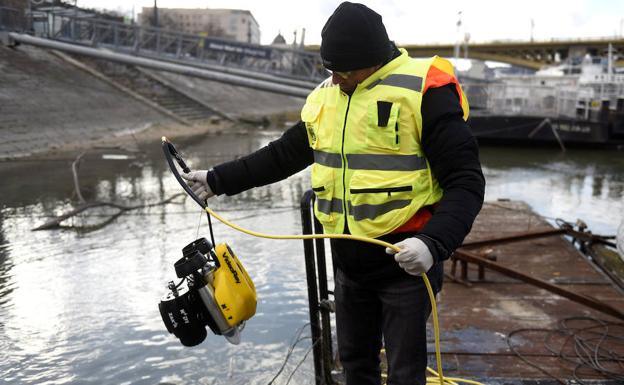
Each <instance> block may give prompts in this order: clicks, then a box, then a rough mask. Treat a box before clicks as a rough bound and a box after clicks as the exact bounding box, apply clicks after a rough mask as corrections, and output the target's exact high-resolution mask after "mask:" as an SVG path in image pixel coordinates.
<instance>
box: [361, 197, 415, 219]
mask: <svg viewBox="0 0 624 385" xmlns="http://www.w3.org/2000/svg"><path fill="white" fill-rule="evenodd" d="M410 203H412V201H411V200H410V199H405V200H396V201H390V202H386V203H382V204H379V205H371V204H363V205H358V206H353V205H351V202H349V213H350V214H351V215H353V218H354V219H355V220H356V221H361V220H363V219H375V218H377V217H378V216H380V215H383V214H386V213H388V212H390V211H392V210H396V209H402V208H403V207H406V206H409V204H410Z"/></svg>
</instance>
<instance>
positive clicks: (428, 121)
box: [417, 85, 485, 261]
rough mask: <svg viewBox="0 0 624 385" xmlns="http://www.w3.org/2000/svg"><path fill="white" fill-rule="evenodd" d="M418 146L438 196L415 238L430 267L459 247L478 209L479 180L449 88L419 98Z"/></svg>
mask: <svg viewBox="0 0 624 385" xmlns="http://www.w3.org/2000/svg"><path fill="white" fill-rule="evenodd" d="M421 113H422V117H423V129H422V145H423V151H424V153H425V156H426V158H427V160H428V162H429V165H430V166H431V170H432V172H433V175H434V176H435V178H436V179H437V180H438V182H439V183H440V187H442V190H443V196H442V199H441V200H440V202H439V204H438V206H437V207H436V208H435V210H434V214H433V216H432V218H431V219H430V220H429V222H428V223H427V224H426V225H425V227H424V228H423V229H422V231H421V232H420V233H419V235H417V237H418V238H420V239H421V240H423V241H424V242H425V243H426V244H427V246H428V247H429V249H430V250H431V253H432V254H433V256H434V258H435V260H436V261H441V260H445V259H447V258H448V257H449V256H450V255H451V254H452V253H453V251H454V250H455V249H456V248H458V247H459V246H461V244H462V242H463V240H464V238H465V237H466V235H468V233H469V232H470V229H471V227H472V223H473V222H474V220H475V218H476V216H477V214H478V213H479V211H480V210H481V206H482V205H483V196H484V192H485V178H484V177H483V172H482V171H481V164H480V162H479V149H478V146H477V141H476V139H475V138H474V136H473V135H472V132H471V130H470V127H469V126H468V124H467V123H466V122H465V121H464V120H463V118H462V116H463V111H462V109H461V106H460V104H459V97H458V94H457V91H456V90H455V87H454V85H447V86H443V87H438V88H431V89H429V90H428V91H427V92H426V93H425V94H424V96H423V102H422V107H421Z"/></svg>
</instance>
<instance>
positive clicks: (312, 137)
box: [306, 123, 316, 146]
mask: <svg viewBox="0 0 624 385" xmlns="http://www.w3.org/2000/svg"><path fill="white" fill-rule="evenodd" d="M306 129H307V130H308V136H309V137H310V145H311V146H314V145H315V144H316V133H314V128H312V125H311V124H308V123H306Z"/></svg>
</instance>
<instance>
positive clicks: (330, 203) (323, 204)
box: [316, 198, 342, 215]
mask: <svg viewBox="0 0 624 385" xmlns="http://www.w3.org/2000/svg"><path fill="white" fill-rule="evenodd" d="M316 208H317V210H318V211H320V212H322V213H323V214H327V215H329V214H331V213H338V214H342V199H338V198H333V199H332V200H327V199H320V198H318V199H317V200H316Z"/></svg>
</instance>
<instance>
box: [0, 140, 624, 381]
mask: <svg viewBox="0 0 624 385" xmlns="http://www.w3.org/2000/svg"><path fill="white" fill-rule="evenodd" d="M278 135H279V133H278V132H272V131H265V132H260V133H257V134H253V135H221V136H216V137H209V138H206V139H204V140H201V141H200V142H192V143H191V142H189V143H178V145H179V146H178V147H180V148H182V149H183V153H184V155H185V156H186V157H187V158H188V160H189V163H190V164H191V166H192V167H194V168H200V167H207V166H210V165H213V164H215V163H218V162H220V161H224V160H228V159H232V158H233V157H235V156H239V155H242V154H246V153H248V152H250V151H252V150H253V149H256V148H259V147H260V146H262V145H264V144H266V143H267V142H268V141H270V140H271V139H273V138H275V137H276V136H278ZM105 153H106V151H100V152H97V153H96V152H93V153H89V154H87V155H86V156H85V157H84V158H83V161H82V163H81V167H80V172H79V175H80V185H81V192H82V194H83V195H84V197H85V199H86V200H87V201H93V200H112V201H116V202H118V203H123V204H142V203H148V202H158V201H160V200H163V199H165V198H167V197H170V196H172V195H173V194H175V193H178V192H180V191H181V190H180V188H179V186H178V184H177V182H176V181H175V180H174V178H173V176H172V175H171V173H170V172H169V171H168V169H167V168H166V165H165V162H164V159H163V157H162V153H161V152H160V148H159V143H154V144H153V145H152V146H148V151H147V153H141V154H137V155H136V156H135V157H133V158H132V159H118V158H119V157H118V156H115V157H110V156H104V157H103V156H102V155H103V154H105ZM481 157H482V162H483V165H484V172H485V175H486V179H487V193H486V199H488V200H494V199H498V198H510V199H521V200H524V201H526V202H528V203H529V204H530V205H531V206H532V208H533V209H534V210H535V211H537V212H538V213H540V214H541V215H543V216H545V217H549V218H554V217H561V218H563V219H566V220H570V221H575V220H576V219H577V218H582V219H584V220H585V221H586V222H587V223H588V225H589V226H590V229H592V230H593V231H594V232H596V233H601V234H603V233H610V234H613V233H615V230H616V228H617V226H618V224H619V223H620V218H621V216H622V213H623V212H624V202H623V200H622V196H623V192H624V156H622V153H621V152H620V153H618V152H606V151H602V152H601V151H568V152H567V153H565V154H562V153H560V152H559V151H558V150H556V149H517V148H504V147H497V148H491V147H483V148H482V149H481ZM103 158H107V159H103ZM110 158H114V159H110ZM71 161H72V159H65V160H54V161H39V162H35V161H30V162H24V161H22V162H13V163H10V162H9V163H2V164H0V175H1V176H2V178H1V180H2V183H1V184H0V196H1V197H2V201H1V206H0V306H1V307H0V383H7V384H267V383H269V382H270V380H271V379H272V378H273V377H274V376H275V375H276V374H277V372H278V370H279V368H280V367H281V366H282V363H283V362H284V359H285V358H286V353H287V351H288V348H289V346H290V345H291V343H292V340H293V337H294V336H295V334H296V332H297V331H298V330H299V328H302V327H304V330H303V335H304V336H305V335H309V328H305V325H306V323H307V321H308V313H307V295H306V284H305V268H304V262H303V247H302V243H301V241H273V240H265V239H258V238H252V237H250V236H247V235H243V234H240V233H237V232H235V231H234V230H231V229H229V228H227V227H225V226H224V225H221V224H219V223H217V224H215V225H214V229H215V236H216V238H217V239H216V240H217V242H223V241H226V242H228V243H229V244H230V245H231V247H232V248H233V250H234V252H235V253H236V254H237V255H238V256H239V258H240V259H241V260H242V262H243V263H244V265H245V267H246V269H247V270H248V272H249V273H250V275H251V277H252V279H253V280H254V282H255V284H256V287H257V291H258V309H257V314H256V315H255V316H254V317H253V318H252V319H251V320H250V321H249V322H248V323H247V326H246V328H245V330H244V331H243V336H242V337H243V338H242V343H241V344H240V345H238V346H234V345H230V344H228V343H226V342H225V340H224V339H223V338H222V337H217V336H214V335H210V334H209V336H208V338H207V339H206V341H204V343H202V344H201V345H199V346H197V347H193V348H184V347H182V345H180V344H179V343H178V341H177V340H176V339H175V338H174V337H173V336H172V335H168V334H167V332H166V330H165V328H164V325H163V324H162V321H161V319H160V314H159V312H158V307H157V304H158V301H159V299H160V298H161V296H162V295H164V294H165V293H166V288H165V285H166V283H167V282H168V281H169V280H172V279H174V278H175V273H174V270H173V262H174V261H175V260H177V259H178V258H179V257H180V256H181V249H182V247H184V246H185V245H186V244H187V243H189V242H190V241H192V240H194V239H195V238H197V236H198V235H199V236H205V237H208V236H209V235H208V228H207V225H206V217H205V216H204V215H202V213H201V211H200V210H199V209H198V207H197V206H196V205H195V203H194V202H192V201H191V200H190V199H187V200H186V201H180V200H178V202H181V203H176V204H167V205H163V206H153V207H149V208H142V209H137V210H133V211H129V212H126V213H124V214H123V215H120V216H118V217H117V218H115V219H114V220H113V221H111V222H110V223H108V224H107V225H102V224H103V222H104V221H106V220H107V218H108V217H109V215H110V214H113V213H115V210H110V209H108V210H91V211H88V212H86V213H83V214H82V215H80V216H78V217H75V218H73V219H71V220H68V221H66V222H64V223H63V225H65V226H68V227H71V226H74V227H80V228H82V229H81V230H80V231H77V230H76V229H75V228H63V229H58V230H50V231H36V232H32V231H31V229H33V228H34V227H36V226H38V225H41V224H42V223H44V222H45V221H46V220H47V219H49V218H50V216H51V215H58V214H60V213H62V212H65V211H67V210H69V209H70V208H71V207H72V204H73V203H75V202H76V197H75V195H74V192H73V191H74V188H73V182H72V174H71V168H70V167H71ZM307 181H308V175H307V171H304V172H302V173H300V174H299V175H296V176H293V177H291V178H289V179H288V180H286V181H283V182H280V183H277V184H274V185H272V186H270V187H263V188H258V189H255V190H253V191H248V192H245V193H242V194H239V195H238V196H235V197H218V198H214V199H212V200H211V206H212V207H213V208H214V209H215V210H216V211H218V212H220V213H221V214H222V215H223V216H225V217H226V218H228V219H230V220H232V221H234V222H236V223H238V224H240V225H242V226H244V227H247V228H250V229H254V230H257V231H263V232H268V233H282V234H291V233H300V232H301V219H300V213H299V209H298V206H299V201H300V198H301V196H302V194H303V192H304V191H305V190H307V189H308V188H309V185H308V182H307ZM200 223H201V225H200ZM199 225H200V227H198V226H199ZM310 345H311V344H310V340H309V339H303V340H302V341H301V342H300V343H299V344H297V346H296V348H295V349H294V351H293V354H292V356H291V357H290V360H289V361H288V363H287V365H286V368H285V370H284V371H283V373H282V374H281V376H280V377H279V378H278V380H277V381H276V382H275V383H276V384H286V383H287V380H288V377H289V376H290V374H291V373H292V372H293V370H294V369H295V367H296V365H297V364H298V363H299V362H300V361H302V360H304V358H305V355H306V353H307V352H308V349H309V348H310ZM290 383H291V384H312V383H314V381H313V369H312V361H311V354H310V355H309V356H307V358H306V359H305V360H304V363H303V364H302V365H301V367H300V368H299V369H298V370H297V371H296V372H295V373H294V375H293V377H292V380H291V382H290Z"/></svg>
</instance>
